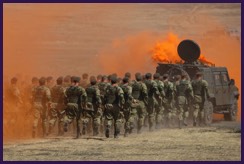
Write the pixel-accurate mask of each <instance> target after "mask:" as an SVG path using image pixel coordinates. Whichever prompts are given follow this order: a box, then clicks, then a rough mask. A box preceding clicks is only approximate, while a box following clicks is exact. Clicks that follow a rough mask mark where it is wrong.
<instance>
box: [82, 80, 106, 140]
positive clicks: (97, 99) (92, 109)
mask: <svg viewBox="0 0 244 164" xmlns="http://www.w3.org/2000/svg"><path fill="white" fill-rule="evenodd" d="M86 93H87V107H86V108H85V109H84V110H83V119H82V122H83V130H82V133H83V134H85V132H86V128H87V124H88V123H89V120H92V122H93V124H92V125H93V135H94V136H96V135H98V134H99V126H100V124H101V116H102V108H101V105H102V100H101V95H100V90H99V88H98V86H97V85H91V86H89V87H87V88H86Z"/></svg>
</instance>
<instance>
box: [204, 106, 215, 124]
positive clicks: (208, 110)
mask: <svg viewBox="0 0 244 164" xmlns="http://www.w3.org/2000/svg"><path fill="white" fill-rule="evenodd" d="M204 121H205V124H206V125H210V124H211V123H212V121H213V104H212V102H211V101H205V103H204Z"/></svg>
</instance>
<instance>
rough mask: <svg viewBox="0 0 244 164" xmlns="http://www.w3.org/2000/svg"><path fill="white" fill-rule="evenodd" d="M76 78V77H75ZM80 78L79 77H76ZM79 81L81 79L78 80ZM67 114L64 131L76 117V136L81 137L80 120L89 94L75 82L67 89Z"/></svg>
mask: <svg viewBox="0 0 244 164" xmlns="http://www.w3.org/2000/svg"><path fill="white" fill-rule="evenodd" d="M73 79H74V77H73ZM76 79H79V78H76ZM76 81H79V80H76ZM65 96H66V97H65V105H66V115H65V117H64V131H67V130H68V129H67V126H68V124H70V123H71V122H72V121H73V120H74V119H75V118H76V130H77V135H76V138H79V137H80V122H81V119H80V117H81V112H82V108H84V107H85V106H86V102H87V94H86V92H85V89H84V88H82V87H81V86H78V85H75V84H73V85H72V86H70V87H69V88H68V89H67V90H66V91H65Z"/></svg>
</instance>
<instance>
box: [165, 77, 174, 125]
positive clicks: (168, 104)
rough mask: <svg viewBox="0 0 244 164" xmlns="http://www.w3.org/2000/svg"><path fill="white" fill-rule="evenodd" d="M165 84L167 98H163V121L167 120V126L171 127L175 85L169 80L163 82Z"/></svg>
mask: <svg viewBox="0 0 244 164" xmlns="http://www.w3.org/2000/svg"><path fill="white" fill-rule="evenodd" d="M163 83H164V93H165V97H164V98H163V107H164V112H163V119H166V122H167V125H169V123H170V122H171V119H172V115H173V99H174V85H173V83H172V82H170V81H168V80H165V81H163Z"/></svg>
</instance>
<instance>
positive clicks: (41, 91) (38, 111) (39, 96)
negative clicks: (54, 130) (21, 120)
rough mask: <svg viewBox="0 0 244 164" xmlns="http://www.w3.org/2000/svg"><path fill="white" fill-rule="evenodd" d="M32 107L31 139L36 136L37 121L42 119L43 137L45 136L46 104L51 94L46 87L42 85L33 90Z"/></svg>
mask: <svg viewBox="0 0 244 164" xmlns="http://www.w3.org/2000/svg"><path fill="white" fill-rule="evenodd" d="M32 95H33V96H32V99H33V100H32V101H33V102H32V105H33V109H34V122H33V133H32V135H33V137H35V135H36V128H37V125H38V121H39V119H40V118H41V119H42V130H43V136H44V137H45V136H46V135H47V126H48V120H47V117H48V104H49V103H50V102H51V92H50V90H49V88H48V87H46V86H44V85H42V86H38V87H35V88H33V92H32Z"/></svg>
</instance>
